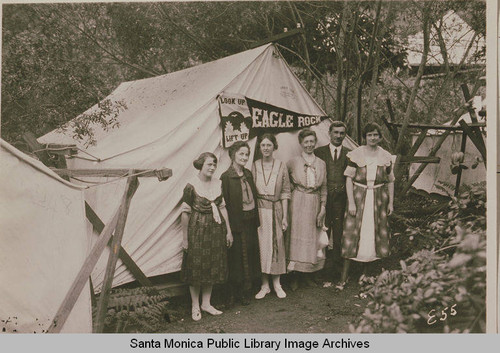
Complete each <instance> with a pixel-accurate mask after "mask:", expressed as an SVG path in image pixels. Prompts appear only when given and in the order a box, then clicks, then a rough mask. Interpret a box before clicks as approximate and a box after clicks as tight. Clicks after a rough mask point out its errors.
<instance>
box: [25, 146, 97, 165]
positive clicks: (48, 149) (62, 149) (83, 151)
mask: <svg viewBox="0 0 500 353" xmlns="http://www.w3.org/2000/svg"><path fill="white" fill-rule="evenodd" d="M68 148H70V147H49V144H46V145H45V148H41V149H38V150H35V151H32V152H31V153H38V152H44V151H48V152H50V151H64V150H67V149H68ZM71 148H76V149H77V150H78V151H80V152H82V153H85V154H86V155H88V156H90V157H92V158H94V159H88V158H87V160H92V161H95V162H101V161H102V159H101V158H99V157H96V156H94V155H92V154H90V153H88V152H87V151H85V150H82V149H81V148H80V147H71ZM70 157H71V158H82V157H78V156H70ZM82 159H85V158H82Z"/></svg>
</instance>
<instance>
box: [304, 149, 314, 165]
mask: <svg viewBox="0 0 500 353" xmlns="http://www.w3.org/2000/svg"><path fill="white" fill-rule="evenodd" d="M302 158H304V160H305V161H306V162H307V164H309V165H311V164H313V162H314V160H315V159H316V156H315V155H314V154H312V156H310V155H308V154H307V153H304V152H302Z"/></svg>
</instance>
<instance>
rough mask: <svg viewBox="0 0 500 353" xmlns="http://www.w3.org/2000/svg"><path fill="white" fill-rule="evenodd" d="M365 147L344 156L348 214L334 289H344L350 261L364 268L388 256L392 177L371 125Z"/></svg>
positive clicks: (378, 136)
mask: <svg viewBox="0 0 500 353" xmlns="http://www.w3.org/2000/svg"><path fill="white" fill-rule="evenodd" d="M363 137H364V138H365V140H366V145H363V146H360V147H358V148H356V149H355V150H353V151H351V152H349V153H348V154H347V158H348V165H347V168H346V170H345V172H344V174H345V176H346V190H347V200H348V212H347V214H346V218H345V225H344V233H343V235H342V257H344V258H345V260H344V268H343V270H342V278H341V282H340V284H339V285H338V286H337V288H338V289H340V290H342V289H344V286H345V284H346V281H347V275H348V271H349V264H350V261H351V260H352V261H357V262H362V263H363V265H364V266H363V274H362V277H361V278H360V280H362V278H363V277H364V276H365V275H366V269H367V266H366V265H367V264H368V263H370V262H372V261H375V260H377V259H380V258H383V257H387V256H388V255H389V229H388V222H387V216H388V215H390V214H391V213H392V211H393V209H394V206H393V200H394V174H393V170H392V158H391V154H390V153H389V152H387V151H386V150H384V149H383V148H382V147H380V146H379V143H380V140H381V137H382V133H381V129H380V127H379V126H378V125H377V124H375V123H369V124H367V125H366V126H365V129H364V131H363Z"/></svg>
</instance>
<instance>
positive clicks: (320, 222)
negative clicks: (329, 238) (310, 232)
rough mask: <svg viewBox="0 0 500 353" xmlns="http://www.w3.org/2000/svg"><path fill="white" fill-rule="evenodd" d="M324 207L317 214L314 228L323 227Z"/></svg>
mask: <svg viewBox="0 0 500 353" xmlns="http://www.w3.org/2000/svg"><path fill="white" fill-rule="evenodd" d="M325 214H326V211H325V207H321V210H320V211H319V213H318V216H317V217H316V227H318V228H321V227H323V224H324V223H325Z"/></svg>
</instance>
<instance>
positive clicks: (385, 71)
mask: <svg viewBox="0 0 500 353" xmlns="http://www.w3.org/2000/svg"><path fill="white" fill-rule="evenodd" d="M427 4H429V5H427ZM378 6H379V4H378V3H377V2H337V1H327V2H284V1H278V2H274V1H272V2H268V1H264V2H261V1H259V2H195V3H192V2H153V3H94V4H85V3H78V4H70V3H66V4H7V5H5V6H4V7H3V17H2V19H3V23H2V29H3V30H2V39H3V40H2V44H3V47H2V63H3V65H2V78H3V80H2V108H1V109H2V137H3V138H4V139H6V140H7V141H9V142H11V143H16V142H17V141H20V140H21V138H22V134H23V133H24V132H28V131H29V132H32V133H34V134H35V135H36V136H40V135H42V134H45V133H47V132H49V131H51V130H53V129H55V128H57V127H60V126H61V125H63V124H64V123H66V122H68V121H69V120H70V119H72V118H74V117H76V116H79V114H80V113H81V112H83V111H86V110H87V109H88V108H89V107H91V106H94V105H95V104H97V103H98V102H100V101H101V100H102V99H103V98H104V97H106V96H107V95H108V94H109V93H110V92H111V91H112V90H113V89H114V88H115V87H116V86H117V85H118V84H119V83H121V82H123V81H130V80H137V79H142V78H146V77H152V76H156V75H161V74H165V73H168V72H173V71H176V70H180V69H184V68H187V67H191V66H194V65H197V64H200V63H203V62H207V61H211V60H215V59H219V58H221V57H224V56H227V55H231V54H234V53H237V52H241V51H243V50H246V49H250V48H251V47H252V46H254V45H256V44H257V43H258V42H259V41H262V40H264V39H267V38H269V37H272V36H274V35H277V34H281V33H283V32H284V31H285V30H291V29H294V28H297V27H301V28H303V29H304V35H298V36H293V37H289V38H286V39H283V40H281V41H280V42H279V44H281V45H283V48H286V49H283V50H281V51H282V54H283V56H284V57H285V59H286V60H287V62H288V63H290V64H291V65H292V67H293V68H294V72H295V73H296V74H297V75H298V76H299V79H301V80H302V81H303V82H304V83H305V86H306V87H307V88H308V89H309V91H310V92H311V94H312V95H313V97H314V98H315V99H316V100H317V101H318V102H320V103H321V104H322V106H323V108H324V109H325V111H326V112H327V113H328V114H329V115H331V116H334V117H336V118H338V119H343V120H345V121H346V122H347V123H348V125H349V131H348V132H350V133H352V132H353V129H354V126H355V120H356V117H357V112H358V107H359V109H361V107H363V111H362V112H361V111H360V112H359V113H360V114H361V117H362V120H363V122H368V121H379V122H380V119H381V116H382V115H386V111H387V107H386V106H385V99H384V98H390V99H391V101H392V103H393V106H394V109H395V111H396V113H398V112H403V111H405V110H406V108H407V107H406V104H407V100H408V95H409V92H410V90H411V85H412V84H413V81H414V78H413V76H412V74H411V73H410V72H409V71H408V70H406V65H405V56H406V50H407V43H406V42H405V39H406V38H407V36H408V35H409V34H415V33H416V32H417V31H419V30H421V23H420V22H421V20H422V19H421V18H420V17H421V15H420V14H421V12H422V7H425V6H429V7H431V8H432V9H433V11H432V14H433V19H436V20H437V19H438V18H439V16H441V15H442V14H443V13H444V12H445V11H447V10H448V9H454V10H455V11H457V12H458V13H460V14H461V16H463V17H464V18H465V19H466V20H467V22H468V23H469V24H471V25H472V24H473V29H474V30H475V31H476V32H477V33H480V34H481V33H482V34H484V32H485V23H484V17H485V16H484V14H485V5H484V3H483V2H473V4H468V3H467V2H463V1H456V2H432V3H431V2H412V3H410V4H406V3H398V2H382V3H380V8H378ZM483 55H484V53H483ZM306 65H308V66H310V67H311V68H312V71H313V72H314V75H312V74H311V72H310V70H308V69H306ZM479 74H481V73H480V72H479ZM477 76H478V75H477V74H467V75H463V76H460V77H457V79H456V80H451V81H450V80H448V81H450V82H448V83H446V85H445V89H444V90H442V89H441V86H442V85H443V84H444V83H443V82H441V81H439V80H436V81H435V80H429V81H427V82H425V83H423V84H422V87H421V89H420V90H419V92H418V97H417V99H416V103H415V108H414V109H413V113H412V117H411V120H412V121H421V122H429V121H430V120H433V121H443V120H444V119H445V118H447V117H449V115H450V112H452V111H453V110H454V109H455V108H456V106H457V104H460V103H461V102H462V101H463V97H462V95H461V90H460V86H459V85H460V83H463V82H469V83H470V82H474V81H475V80H476V77H477ZM440 91H443V92H446V93H445V94H444V96H443V94H442V93H441V94H440V95H441V96H442V97H441V98H440V99H439V101H437V98H436V97H437V96H438V95H437V92H440ZM376 97H380V99H379V98H377V99H376ZM119 108H120V107H117V108H116V109H119ZM113 111H114V110H113V109H111V111H110V112H109V114H110V115H109V117H107V118H106V119H105V121H103V120H102V119H99V120H100V122H101V123H105V125H103V127H104V126H107V127H109V128H112V127H113V126H114V127H117V126H118V125H116V124H115V121H114V119H113ZM103 112H106V109H104V110H103ZM401 116H402V114H396V117H395V120H396V121H399V120H400V117H401ZM84 118H87V117H86V116H82V117H81V119H80V120H79V121H78V122H76V123H75V124H77V127H78V132H77V134H76V137H80V138H82V137H84V136H88V137H89V138H88V141H87V143H89V144H91V143H92V138H93V136H92V131H91V130H90V129H86V123H84V122H83V120H85V119H84ZM89 118H90V120H92V119H93V118H96V117H89ZM106 121H108V123H106ZM117 123H119V122H117Z"/></svg>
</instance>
